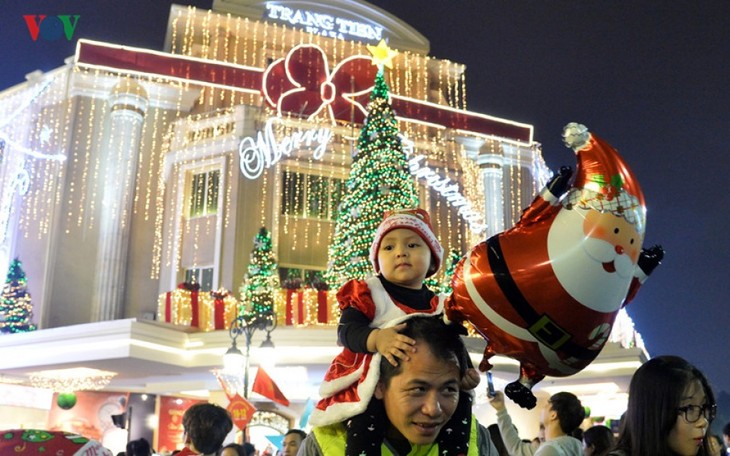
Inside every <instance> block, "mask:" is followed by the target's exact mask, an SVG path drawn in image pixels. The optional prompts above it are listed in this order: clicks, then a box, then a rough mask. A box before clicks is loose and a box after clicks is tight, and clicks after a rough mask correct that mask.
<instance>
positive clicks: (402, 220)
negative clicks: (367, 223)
mask: <svg viewBox="0 0 730 456" xmlns="http://www.w3.org/2000/svg"><path fill="white" fill-rule="evenodd" d="M398 228H404V229H407V230H411V231H415V232H416V233H417V234H418V235H419V236H420V237H421V239H423V240H424V242H425V243H426V245H428V248H429V249H430V250H431V259H432V263H433V267H432V268H429V270H428V273H427V275H426V277H429V276H432V275H434V274H435V273H436V271H438V269H439V268H440V267H441V262H442V261H443V259H444V248H443V247H441V243H440V242H439V241H438V239H436V235H435V234H434V233H433V228H432V227H431V219H430V217H429V216H428V212H426V211H424V210H423V209H402V210H398V211H388V212H386V213H385V217H384V218H383V221H382V222H381V223H380V226H379V227H378V229H377V230H376V231H375V239H373V244H372V245H371V246H370V262H371V263H372V264H373V269H375V273H376V274H378V273H380V265H379V264H378V250H379V249H380V242H381V241H382V240H383V237H385V235H386V234H388V233H389V232H390V231H393V230H396V229H398Z"/></svg>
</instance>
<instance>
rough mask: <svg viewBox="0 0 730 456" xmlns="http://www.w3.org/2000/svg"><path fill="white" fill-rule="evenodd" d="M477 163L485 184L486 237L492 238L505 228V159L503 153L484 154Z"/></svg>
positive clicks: (478, 158)
mask: <svg viewBox="0 0 730 456" xmlns="http://www.w3.org/2000/svg"><path fill="white" fill-rule="evenodd" d="M477 163H478V164H479V170H480V174H481V178H482V184H483V185H484V196H485V197H484V218H485V220H486V222H487V223H486V225H487V231H486V232H485V233H484V237H485V238H490V237H492V236H494V235H495V234H497V233H501V232H502V231H504V229H505V219H504V218H505V216H504V196H503V195H504V181H503V177H502V176H503V172H502V166H503V160H502V156H501V155H497V154H483V155H480V156H479V157H477Z"/></svg>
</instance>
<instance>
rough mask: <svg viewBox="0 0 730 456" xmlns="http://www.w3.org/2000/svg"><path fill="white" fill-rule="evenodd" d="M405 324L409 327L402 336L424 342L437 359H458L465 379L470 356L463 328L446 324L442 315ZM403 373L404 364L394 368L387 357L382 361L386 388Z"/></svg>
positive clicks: (381, 375) (402, 332) (381, 369)
mask: <svg viewBox="0 0 730 456" xmlns="http://www.w3.org/2000/svg"><path fill="white" fill-rule="evenodd" d="M405 323H407V325H406V327H405V328H404V329H403V330H402V331H401V332H400V334H403V335H404V336H408V337H410V338H411V339H414V340H417V341H422V342H424V343H425V344H426V345H428V347H429V349H430V350H431V353H433V355H434V356H435V357H436V358H437V359H440V360H444V361H450V360H452V359H454V358H456V360H457V361H458V362H459V378H462V377H464V374H465V373H466V368H467V360H466V359H467V356H469V355H468V353H467V351H466V347H465V346H464V341H462V340H461V336H460V334H461V332H463V330H464V327H463V326H461V325H459V324H456V323H452V324H446V323H445V322H444V320H443V318H442V316H440V315H438V316H418V317H412V318H409V319H408V320H406V321H405ZM402 371H403V363H398V365H397V366H393V365H392V364H390V362H389V361H388V360H387V359H386V358H385V357H383V358H382V359H381V361H380V381H381V382H383V385H385V386H386V387H387V386H388V385H389V384H390V379H392V378H393V377H395V376H396V375H398V374H400V373H401V372H402Z"/></svg>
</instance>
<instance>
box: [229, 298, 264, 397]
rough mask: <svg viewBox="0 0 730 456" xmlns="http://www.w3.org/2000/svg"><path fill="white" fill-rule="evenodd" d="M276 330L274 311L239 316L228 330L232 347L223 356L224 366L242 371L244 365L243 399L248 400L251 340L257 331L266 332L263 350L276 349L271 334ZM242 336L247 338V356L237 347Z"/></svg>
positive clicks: (262, 344)
mask: <svg viewBox="0 0 730 456" xmlns="http://www.w3.org/2000/svg"><path fill="white" fill-rule="evenodd" d="M274 329H276V312H274V311H273V310H271V311H267V312H261V313H251V314H247V315H239V316H238V317H236V318H235V319H234V320H233V321H231V326H230V328H229V330H228V333H229V335H230V337H231V347H230V348H229V349H228V351H227V352H226V354H225V355H223V364H224V366H225V368H226V369H227V370H229V371H231V370H235V369H240V366H241V364H243V397H245V398H246V399H248V382H249V377H248V370H249V366H250V359H251V339H253V335H254V333H256V331H266V340H264V341H263V342H262V343H261V348H274V343H273V342H272V341H271V332H272V331H273V330H274ZM241 335H243V336H245V341H246V354H245V355H244V354H243V353H241V351H240V350H239V349H238V346H237V345H236V339H238V337H239V336H241ZM244 358H245V359H244Z"/></svg>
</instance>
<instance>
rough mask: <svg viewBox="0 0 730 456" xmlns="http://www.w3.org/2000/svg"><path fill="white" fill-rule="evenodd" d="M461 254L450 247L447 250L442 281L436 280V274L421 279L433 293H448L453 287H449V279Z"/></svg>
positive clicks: (452, 275)
mask: <svg viewBox="0 0 730 456" xmlns="http://www.w3.org/2000/svg"><path fill="white" fill-rule="evenodd" d="M461 257H462V254H461V253H460V252H459V251H458V250H456V249H451V250H450V251H449V255H448V258H447V259H446V264H447V266H446V272H445V273H444V278H443V280H442V281H440V282H439V281H438V279H437V278H436V276H431V277H429V278H427V279H426V280H424V281H423V283H424V284H425V285H426V286H427V287H428V288H430V289H431V290H432V291H433V292H434V293H441V294H446V295H450V294H451V292H452V291H453V289H452V288H451V279H452V278H453V277H454V271H456V265H457V264H458V263H459V260H461Z"/></svg>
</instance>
